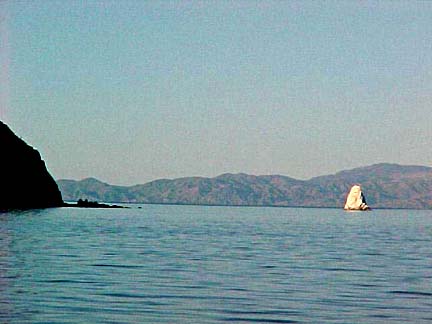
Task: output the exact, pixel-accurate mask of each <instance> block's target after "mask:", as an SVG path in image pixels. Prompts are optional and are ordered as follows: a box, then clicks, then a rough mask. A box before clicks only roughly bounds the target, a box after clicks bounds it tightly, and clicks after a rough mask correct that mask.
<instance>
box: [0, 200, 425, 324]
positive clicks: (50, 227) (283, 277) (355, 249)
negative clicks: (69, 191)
mask: <svg viewBox="0 0 432 324" xmlns="http://www.w3.org/2000/svg"><path fill="white" fill-rule="evenodd" d="M0 246H1V250H0V322H1V323H20V324H21V323H389V322H392V323H398V322H400V323H406V322H411V323H429V322H431V321H432V211H409V210H374V211H372V212H367V213H345V212H343V211H341V210H336V209H300V208H247V207H202V206H158V205H144V206H142V208H141V209H138V208H137V206H133V208H131V209H74V208H59V209H50V210H42V211H32V212H22V213H8V214H0Z"/></svg>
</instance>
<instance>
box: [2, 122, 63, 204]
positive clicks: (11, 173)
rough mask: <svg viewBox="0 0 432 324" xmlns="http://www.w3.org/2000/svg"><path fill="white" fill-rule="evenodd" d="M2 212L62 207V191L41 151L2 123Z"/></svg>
mask: <svg viewBox="0 0 432 324" xmlns="http://www.w3.org/2000/svg"><path fill="white" fill-rule="evenodd" d="M0 152H1V154H0V156H1V157H0V161H1V162H0V163H1V164H0V165H1V167H0V179H1V180H0V185H1V188H2V189H1V194H0V211H1V210H3V211H4V210H9V209H32V208H46V207H59V206H62V205H63V200H62V196H61V193H60V190H59V189H58V186H57V184H56V182H55V181H54V179H53V178H52V177H51V175H50V174H49V173H48V171H47V169H46V166H45V163H44V161H43V160H42V159H41V156H40V154H39V152H38V151H36V150H35V149H34V148H32V147H31V146H29V145H27V144H26V143H25V142H24V141H23V140H21V139H20V138H18V137H17V136H16V135H15V134H14V133H13V132H12V131H11V130H10V129H9V127H8V126H6V125H5V124H4V123H2V122H0Z"/></svg>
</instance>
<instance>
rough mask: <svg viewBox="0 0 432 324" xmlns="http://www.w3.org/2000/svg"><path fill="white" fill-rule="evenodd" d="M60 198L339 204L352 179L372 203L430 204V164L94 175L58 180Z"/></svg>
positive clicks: (393, 205) (384, 205)
mask: <svg viewBox="0 0 432 324" xmlns="http://www.w3.org/2000/svg"><path fill="white" fill-rule="evenodd" d="M57 183H58V185H59V188H60V190H61V192H62V194H63V198H64V199H65V200H73V201H76V200H78V199H80V198H81V199H89V200H97V201H104V202H117V203H118V202H123V203H158V204H197V205H231V206H292V207H300V206H301V207H338V208H342V207H343V205H344V202H345V197H346V195H347V193H348V191H349V189H350V187H351V186H352V185H353V184H360V185H361V186H362V189H363V192H364V193H365V196H366V199H367V203H368V205H369V206H371V207H372V208H416V209H429V208H432V198H431V196H430V193H431V192H432V168H429V167H424V166H404V165H398V164H388V163H382V164H375V165H371V166H367V167H362V168H356V169H352V170H346V171H341V172H339V173H336V174H334V175H327V176H321V177H316V178H312V179H310V180H296V179H293V178H290V177H286V176H282V175H267V176H254V175H248V174H243V173H240V174H223V175H220V176H217V177H214V178H203V177H188V178H179V179H173V180H167V179H162V180H156V181H152V182H149V183H146V184H143V185H135V186H130V187H125V186H112V185H109V184H107V183H103V182H101V181H99V180H97V179H94V178H88V179H84V180H81V181H74V180H58V181H57Z"/></svg>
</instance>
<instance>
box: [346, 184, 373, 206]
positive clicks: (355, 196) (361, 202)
mask: <svg viewBox="0 0 432 324" xmlns="http://www.w3.org/2000/svg"><path fill="white" fill-rule="evenodd" d="M344 209H345V210H370V208H369V206H368V205H367V203H366V199H365V197H364V195H363V193H362V191H361V188H360V186H359V185H354V186H352V187H351V190H350V192H349V193H348V196H347V199H346V202H345V207H344Z"/></svg>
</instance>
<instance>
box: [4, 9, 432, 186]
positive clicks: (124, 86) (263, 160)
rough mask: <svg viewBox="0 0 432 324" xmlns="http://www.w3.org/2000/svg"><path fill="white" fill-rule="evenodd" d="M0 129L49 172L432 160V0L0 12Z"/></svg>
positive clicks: (300, 169)
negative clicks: (32, 150)
mask: <svg viewBox="0 0 432 324" xmlns="http://www.w3.org/2000/svg"><path fill="white" fill-rule="evenodd" d="M0 10H1V14H0V17H1V25H0V26H1V38H0V40H1V55H0V59H1V63H2V70H1V74H0V81H1V93H0V103H1V108H0V109H1V110H0V118H1V119H2V120H4V121H5V122H6V123H8V124H9V126H10V127H11V128H12V129H13V130H14V131H15V132H16V133H18V134H19V135H20V136H21V137H22V138H23V139H25V140H26V141H27V142H28V143H29V144H31V145H33V146H35V147H36V148H37V149H38V150H39V151H40V152H41V154H42V156H43V158H44V159H45V160H46V163H47V166H48V168H49V170H50V172H51V173H52V174H53V176H54V177H55V178H57V179H59V178H72V179H81V178H84V177H88V176H94V177H97V178H99V179H101V180H103V181H107V182H110V183H114V184H136V183H144V182H147V181H150V180H154V179H157V178H175V177H182V176H216V175H218V174H221V173H225V172H232V173H237V172H245V173H250V174H256V175H259V174H283V175H288V176H292V177H296V178H302V179H306V178H310V177H313V176H318V175H323V174H329V173H334V172H336V171H339V170H342V169H348V168H353V167H358V166H364V165H369V164H373V163H378V162H395V163H401V164H420V165H430V163H431V160H432V149H431V145H430V144H431V138H432V110H431V109H432V1H425V2H415V1H400V2H399V1H371V2H368V1H358V2H357V1H346V2H344V1H310V2H308V1H298V2H297V1H255V2H254V1H251V0H248V1H147V2H145V1H48V0H47V1H19V0H16V1H2V2H1V3H0Z"/></svg>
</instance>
